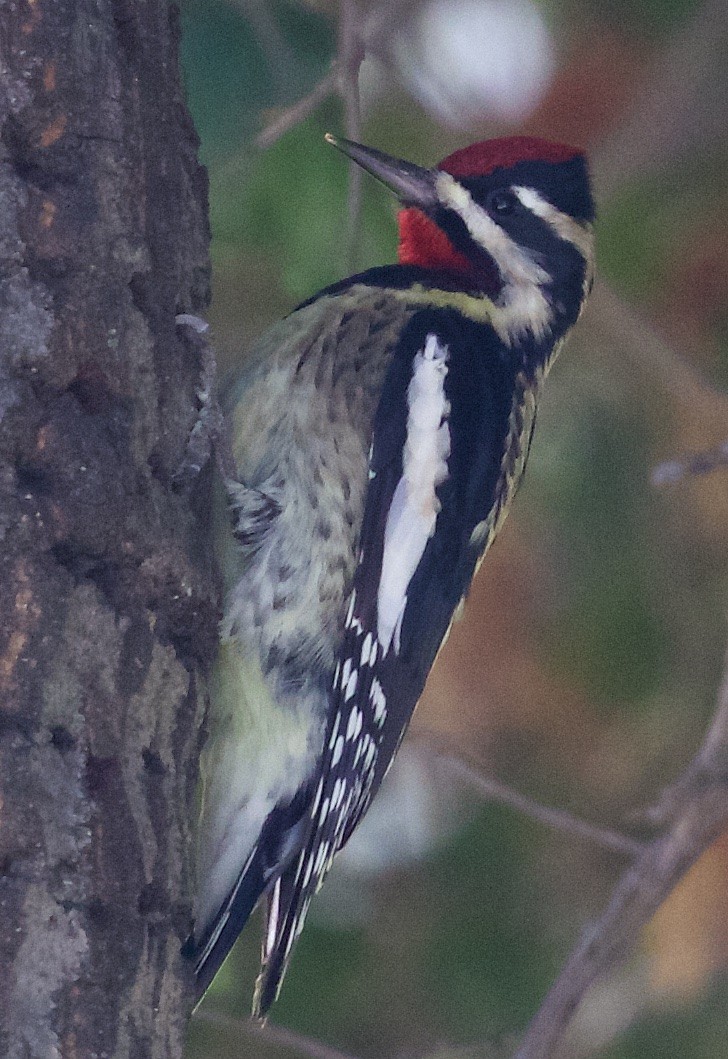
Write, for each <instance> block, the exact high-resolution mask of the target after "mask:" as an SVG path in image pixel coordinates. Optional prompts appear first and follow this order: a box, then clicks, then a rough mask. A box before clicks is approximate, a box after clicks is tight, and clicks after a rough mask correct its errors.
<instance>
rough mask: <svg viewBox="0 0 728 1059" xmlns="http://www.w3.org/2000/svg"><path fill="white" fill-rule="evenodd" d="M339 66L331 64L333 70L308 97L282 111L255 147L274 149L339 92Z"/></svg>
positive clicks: (267, 127) (264, 130) (258, 139)
mask: <svg viewBox="0 0 728 1059" xmlns="http://www.w3.org/2000/svg"><path fill="white" fill-rule="evenodd" d="M339 73H340V71H339V64H338V63H337V62H336V61H335V60H334V62H332V64H331V69H330V70H329V72H328V73H327V74H326V76H325V77H322V78H321V80H320V81H319V83H318V84H317V85H316V86H315V87H314V88H312V89H311V91H310V92H309V93H308V95H306V96H303V98H302V99H299V100H298V102H297V103H294V104H293V106H291V107H287V108H286V110H284V111H282V113H281V114H279V115H278V117H277V118H275V119H274V120H273V121H272V122H270V124H269V125H266V127H265V128H264V129H263V130H262V131H261V132H260V133H259V134H258V136H257V137H256V140H255V146H256V147H258V148H259V149H260V150H261V151H264V150H265V149H266V148H268V147H272V146H273V144H274V143H275V142H276V141H277V140H280V138H281V136H283V135H285V133H287V132H290V130H291V129H294V128H295V127H296V125H300V124H301V122H302V121H305V120H306V118H307V117H308V116H309V115H310V114H312V113H313V111H314V110H315V109H316V107H318V106H319V105H320V104H321V103H323V101H324V100H325V99H326V98H327V97H328V96H330V95H331V94H332V92H335V91H337V89H338V85H339Z"/></svg>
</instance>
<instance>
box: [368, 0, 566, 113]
mask: <svg viewBox="0 0 728 1059" xmlns="http://www.w3.org/2000/svg"><path fill="white" fill-rule="evenodd" d="M372 50H373V53H374V55H375V57H376V58H377V59H378V60H380V61H381V62H382V63H383V65H384V66H385V68H386V69H387V70H388V71H389V72H390V73H391V74H393V75H394V76H395V77H396V78H397V79H398V80H399V81H400V82H401V84H402V85H403V86H404V88H405V89H406V90H407V91H408V92H409V93H410V94H411V95H412V96H414V98H415V99H417V101H418V102H419V103H420V104H421V105H422V106H423V107H424V108H425V109H426V110H427V111H428V112H429V113H430V114H431V115H432V116H433V117H435V118H436V119H437V120H438V121H440V122H442V123H444V124H446V125H451V126H454V127H456V128H462V129H470V128H473V127H475V126H477V125H478V124H481V123H482V122H484V121H499V122H504V123H508V124H516V123H518V122H521V121H523V120H524V119H525V118H526V117H528V115H529V114H530V113H531V111H533V110H534V108H535V107H536V106H537V105H538V103H539V101H540V100H541V98H542V97H543V95H544V93H545V92H546V90H547V88H548V87H549V84H550V82H551V78H552V75H553V71H554V67H555V60H554V48H553V44H552V40H551V36H550V34H549V31H548V29H547V27H546V24H545V22H544V19H543V16H542V14H541V12H540V11H539V9H538V7H537V6H536V5H535V4H534V3H532V0H426V2H425V3H422V4H418V5H417V6H416V7H415V8H414V9H413V10H411V11H410V12H409V14H406V15H405V16H404V18H403V20H402V21H401V22H400V23H399V24H398V25H395V26H394V27H393V28H392V29H391V31H390V32H388V33H382V34H381V36H379V37H378V39H376V40H375V41H372ZM362 74H363V76H364V78H365V84H364V86H363V89H364V95H365V97H366V96H367V94H368V90H369V91H371V88H372V87H373V86H372V85H368V84H367V83H366V78H367V76H368V75H367V70H366V69H363V70H362ZM375 91H376V90H375Z"/></svg>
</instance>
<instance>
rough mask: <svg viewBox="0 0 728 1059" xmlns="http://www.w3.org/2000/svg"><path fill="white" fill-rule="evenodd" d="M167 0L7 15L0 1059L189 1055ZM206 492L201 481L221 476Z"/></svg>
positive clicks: (200, 222)
mask: <svg viewBox="0 0 728 1059" xmlns="http://www.w3.org/2000/svg"><path fill="white" fill-rule="evenodd" d="M178 39H179V25H178V14H177V11H176V9H175V8H174V7H173V6H170V5H169V4H168V2H167V0H0V1056H2V1059H52V1057H58V1056H60V1057H63V1059H71V1057H73V1059H87V1057H92V1056H93V1057H98V1059H101V1057H125V1059H126V1057H128V1059H142V1057H144V1059H150V1057H151V1059H156V1057H170V1059H171V1057H178V1056H179V1055H180V1054H181V1051H182V1041H183V1035H184V1028H185V1022H186V1018H187V1015H188V1014H189V1008H190V1004H191V996H192V986H191V981H190V974H189V969H188V968H187V967H186V966H185V964H184V962H183V961H182V959H181V957H180V942H181V941H182V939H183V938H184V936H185V934H186V932H187V930H188V928H189V925H190V891H191V860H190V845H191V843H190V821H191V819H192V809H193V803H194V789H195V783H196V778H197V757H198V751H199V743H200V729H201V719H202V712H203V707H204V690H203V684H204V673H205V668H206V666H207V664H208V663H209V660H210V657H211V654H212V651H213V644H214V638H215V623H216V614H217V601H216V597H215V592H214V591H213V589H212V587H211V586H212V577H211V572H210V568H209V564H208V559H207V555H206V548H205V544H204V542H205V539H206V535H205V532H204V525H203V521H204V520H203V519H202V517H201V516H200V515H199V514H198V513H196V509H197V512H202V511H203V510H204V508H205V499H204V495H203V494H204V490H205V483H204V481H203V480H199V481H198V482H197V483H196V485H195V487H194V489H193V495H192V496H190V495H189V493H188V492H180V491H179V490H177V491H176V490H175V487H174V483H173V475H174V473H175V471H176V470H177V469H178V468H179V466H180V464H181V463H182V461H183V457H184V452H185V443H186V441H187V438H188V436H189V433H190V430H191V428H192V426H193V425H194V423H195V420H196V417H197V413H198V400H197V396H196V388H197V386H198V385H199V379H200V363H199V351H198V349H196V348H195V345H194V343H190V342H188V341H186V340H185V337H184V335H182V334H180V333H177V332H176V331H175V323H174V320H175V314H176V313H179V312H193V313H194V312H198V313H199V312H200V311H204V309H205V306H206V304H207V301H208V279H209V274H208V257H207V252H208V228H207V220H206V199H207V185H206V177H205V173H204V170H203V169H202V168H201V167H200V165H199V163H198V161H197V156H196V150H197V138H196V135H195V132H194V129H193V128H192V124H191V121H190V118H189V115H188V113H187V110H186V108H185V104H184V99H183V94H182V89H181V85H180V75H179V70H178V54H177V52H178ZM201 478H204V475H203V476H201Z"/></svg>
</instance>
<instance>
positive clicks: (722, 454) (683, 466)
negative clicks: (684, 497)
mask: <svg viewBox="0 0 728 1059" xmlns="http://www.w3.org/2000/svg"><path fill="white" fill-rule="evenodd" d="M726 467H728V439H726V440H725V441H723V442H721V444H720V445H716V447H715V448H713V449H706V450H705V451H703V452H694V453H692V454H691V455H690V456H679V457H677V458H676V459H673V460H665V462H664V463H658V464H657V466H656V467H654V468H653V470H652V474H651V475H650V481H651V482H652V484H653V485H656V486H661V485H674V484H675V483H676V482H679V481H681V480H682V479H683V478H689V477H695V476H697V475H701V474H710V473H711V472H712V471H717V470H719V469H723V470H725V468H726Z"/></svg>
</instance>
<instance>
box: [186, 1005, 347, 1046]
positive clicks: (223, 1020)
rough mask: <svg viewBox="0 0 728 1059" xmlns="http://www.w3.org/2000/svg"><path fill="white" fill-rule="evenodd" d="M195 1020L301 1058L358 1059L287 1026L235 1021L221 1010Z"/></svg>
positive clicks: (199, 1013) (203, 1012) (204, 1013)
mask: <svg viewBox="0 0 728 1059" xmlns="http://www.w3.org/2000/svg"><path fill="white" fill-rule="evenodd" d="M193 1019H195V1020H198V1021H199V1022H206V1023H208V1025H210V1026H217V1027H218V1028H220V1029H230V1030H234V1031H235V1033H236V1034H240V1033H241V1032H242V1033H244V1034H246V1036H248V1037H250V1038H251V1039H253V1040H257V1041H261V1040H263V1041H270V1042H271V1043H272V1044H279V1045H281V1046H282V1047H283V1048H289V1049H290V1050H291V1051H293V1052H297V1053H298V1054H299V1055H307V1056H310V1059H355V1057H354V1056H352V1055H350V1054H349V1053H348V1052H341V1051H339V1049H338V1048H332V1047H331V1046H330V1045H328V1044H324V1043H323V1042H322V1041H318V1040H316V1039H315V1038H313V1037H306V1036H305V1034H303V1033H297V1032H296V1031H295V1030H290V1029H288V1028H287V1027H286V1026H273V1025H272V1024H271V1023H270V1022H267V1023H265V1025H261V1024H260V1023H259V1022H257V1021H253V1019H240V1018H235V1017H234V1016H233V1015H226V1014H225V1013H224V1012H222V1011H215V1010H212V1011H210V1010H209V1009H207V1008H202V1009H200V1010H198V1011H196V1012H195V1014H194V1015H193Z"/></svg>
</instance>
